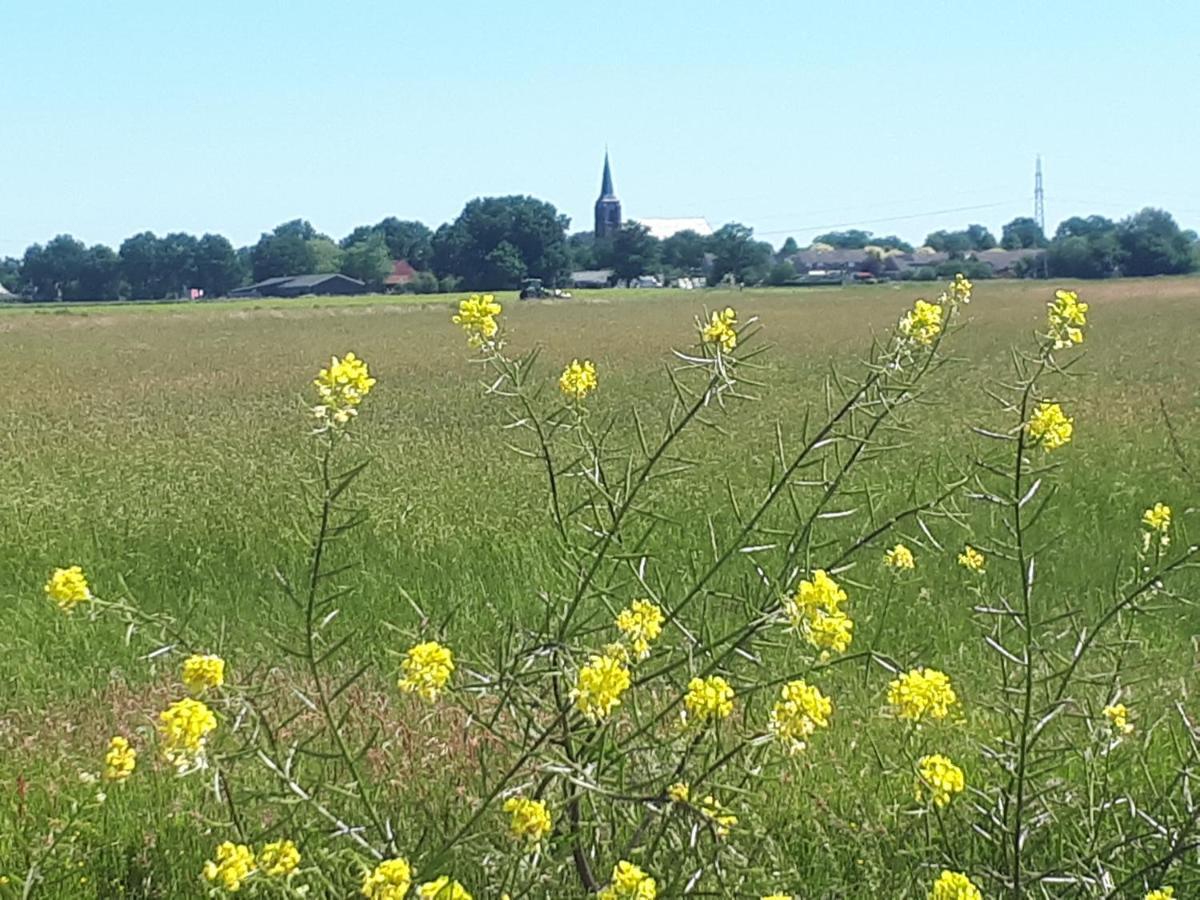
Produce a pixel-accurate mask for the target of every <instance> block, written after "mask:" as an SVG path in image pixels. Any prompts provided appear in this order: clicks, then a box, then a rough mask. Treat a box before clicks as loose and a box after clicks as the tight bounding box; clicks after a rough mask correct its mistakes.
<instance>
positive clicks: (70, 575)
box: [44, 566, 92, 613]
mask: <svg viewBox="0 0 1200 900" xmlns="http://www.w3.org/2000/svg"><path fill="white" fill-rule="evenodd" d="M44 590H45V591H46V596H47V597H49V598H50V599H51V600H53V601H54V602H55V603H57V604H58V608H59V609H61V610H62V611H63V612H65V613H69V612H71V611H72V610H73V609H75V607H76V606H78V605H79V604H80V603H87V602H88V601H89V600H91V599H92V592H91V590H90V589H89V588H88V583H87V577H86V576H85V575H84V574H83V569H81V568H80V567H79V566H71V567H70V568H67V569H55V570H54V571H53V572H52V573H51V575H50V579H49V580H48V581H47V582H46V587H45V588H44Z"/></svg>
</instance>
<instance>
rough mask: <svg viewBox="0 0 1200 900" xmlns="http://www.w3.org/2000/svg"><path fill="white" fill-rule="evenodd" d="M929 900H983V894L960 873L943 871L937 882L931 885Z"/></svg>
mask: <svg viewBox="0 0 1200 900" xmlns="http://www.w3.org/2000/svg"><path fill="white" fill-rule="evenodd" d="M929 900H983V894H981V893H980V892H979V888H977V887H975V885H974V884H972V883H971V879H970V878H968V877H967V876H966V875H964V874H963V873H962V872H950V871H948V870H946V869H943V870H942V874H941V875H939V876H938V880H937V881H935V882H934V883H933V890H932V891H930V892H929Z"/></svg>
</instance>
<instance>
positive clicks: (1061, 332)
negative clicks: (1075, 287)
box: [1046, 291, 1088, 350]
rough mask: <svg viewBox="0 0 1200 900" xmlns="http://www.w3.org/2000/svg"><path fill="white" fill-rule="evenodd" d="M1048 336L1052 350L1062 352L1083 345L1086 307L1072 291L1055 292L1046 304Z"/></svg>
mask: <svg viewBox="0 0 1200 900" xmlns="http://www.w3.org/2000/svg"><path fill="white" fill-rule="evenodd" d="M1046 305H1047V306H1048V307H1049V312H1048V314H1047V320H1048V328H1049V336H1050V338H1051V339H1053V341H1054V349H1055V350H1062V349H1064V348H1066V347H1070V346H1072V345H1073V344H1082V343H1083V326H1084V325H1086V324H1087V311H1088V305H1087V304H1086V303H1081V302H1080V301H1079V295H1078V294H1076V293H1075V292H1074V291H1055V292H1054V299H1053V300H1052V301H1051V302H1050V303H1048V304H1046Z"/></svg>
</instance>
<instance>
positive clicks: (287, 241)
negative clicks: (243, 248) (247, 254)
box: [251, 220, 317, 281]
mask: <svg viewBox="0 0 1200 900" xmlns="http://www.w3.org/2000/svg"><path fill="white" fill-rule="evenodd" d="M297 221H299V220H297ZM305 224H307V223H305ZM293 225H294V223H290V222H289V223H287V224H286V225H281V226H279V228H276V229H275V232H274V233H272V234H264V235H263V236H262V237H260V238H259V239H258V243H257V244H255V245H254V250H253V252H252V254H251V267H252V270H253V272H254V280H255V281H262V280H264V279H266V278H280V277H283V276H284V275H307V274H309V273H311V272H312V271H313V268H314V267H315V266H316V263H317V260H316V255H315V254H314V252H313V248H312V245H311V244H309V241H310V240H312V238H305V237H301V236H300V234H298V233H296V229H295V228H293V227H291V226H293ZM309 227H310V228H311V227H312V226H309ZM281 231H282V233H281ZM314 236H315V232H314Z"/></svg>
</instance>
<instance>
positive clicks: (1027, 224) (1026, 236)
mask: <svg viewBox="0 0 1200 900" xmlns="http://www.w3.org/2000/svg"><path fill="white" fill-rule="evenodd" d="M1049 243H1050V242H1049V241H1047V240H1046V235H1045V234H1043V233H1042V226H1040V225H1038V223H1037V221H1036V220H1034V219H1031V218H1030V217H1029V216H1017V217H1016V218H1015V219H1013V220H1012V221H1011V222H1009V223H1008V224H1007V225H1005V226H1004V228H1003V229H1002V230H1001V232H1000V246H1001V247H1003V248H1004V249H1005V250H1024V249H1034V248H1038V247H1045V246H1046V245H1047V244H1049Z"/></svg>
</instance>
